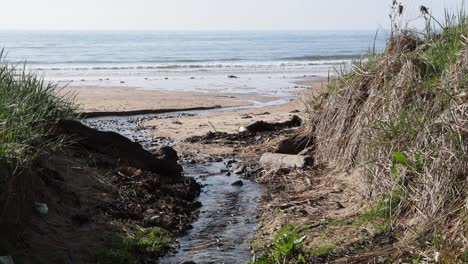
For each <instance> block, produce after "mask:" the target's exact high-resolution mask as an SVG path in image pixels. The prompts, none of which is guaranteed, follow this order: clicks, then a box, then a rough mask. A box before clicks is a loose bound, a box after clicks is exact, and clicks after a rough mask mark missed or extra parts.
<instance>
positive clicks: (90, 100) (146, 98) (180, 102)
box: [59, 87, 272, 112]
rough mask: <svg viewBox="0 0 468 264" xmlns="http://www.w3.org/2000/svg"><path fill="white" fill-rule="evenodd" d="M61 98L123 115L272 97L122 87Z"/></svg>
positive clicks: (79, 90)
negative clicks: (141, 111) (142, 111)
mask: <svg viewBox="0 0 468 264" xmlns="http://www.w3.org/2000/svg"><path fill="white" fill-rule="evenodd" d="M59 93H60V94H74V95H75V96H76V99H77V102H78V103H79V104H80V111H82V112H122V111H137V110H147V109H184V108H194V107H214V106H216V105H219V106H221V107H231V106H246V105H252V104H253V102H252V100H254V101H260V102H265V101H269V100H272V98H271V97H268V96H261V95H254V94H229V93H218V92H214V93H211V92H210V93H208V92H207V93H197V92H171V91H161V90H144V89H140V88H122V87H106V88H100V87H73V88H71V87H70V88H64V89H62V90H60V91H59Z"/></svg>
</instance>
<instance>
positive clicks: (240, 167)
mask: <svg viewBox="0 0 468 264" xmlns="http://www.w3.org/2000/svg"><path fill="white" fill-rule="evenodd" d="M244 171H245V166H244V165H241V166H239V167H237V168H235V169H233V171H232V172H234V174H242V173H244Z"/></svg>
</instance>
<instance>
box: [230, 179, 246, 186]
mask: <svg viewBox="0 0 468 264" xmlns="http://www.w3.org/2000/svg"><path fill="white" fill-rule="evenodd" d="M231 185H232V186H239V187H240V186H244V182H243V181H241V180H238V181H235V182H233V183H232V184H231Z"/></svg>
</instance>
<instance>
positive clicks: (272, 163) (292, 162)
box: [260, 152, 313, 168]
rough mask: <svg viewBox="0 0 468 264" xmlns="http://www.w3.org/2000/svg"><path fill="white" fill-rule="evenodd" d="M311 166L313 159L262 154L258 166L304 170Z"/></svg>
mask: <svg viewBox="0 0 468 264" xmlns="http://www.w3.org/2000/svg"><path fill="white" fill-rule="evenodd" d="M312 164H313V159H312V158H311V157H307V156H301V155H288V154H278V153H269V152H267V153H264V154H263V155H262V157H261V158H260V165H262V166H264V167H270V168H305V167H307V166H310V165H312Z"/></svg>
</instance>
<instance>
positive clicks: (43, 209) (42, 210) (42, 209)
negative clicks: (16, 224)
mask: <svg viewBox="0 0 468 264" xmlns="http://www.w3.org/2000/svg"><path fill="white" fill-rule="evenodd" d="M34 208H35V209H36V211H37V212H38V213H39V214H41V215H47V213H49V207H47V204H45V203H38V202H35V203H34Z"/></svg>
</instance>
